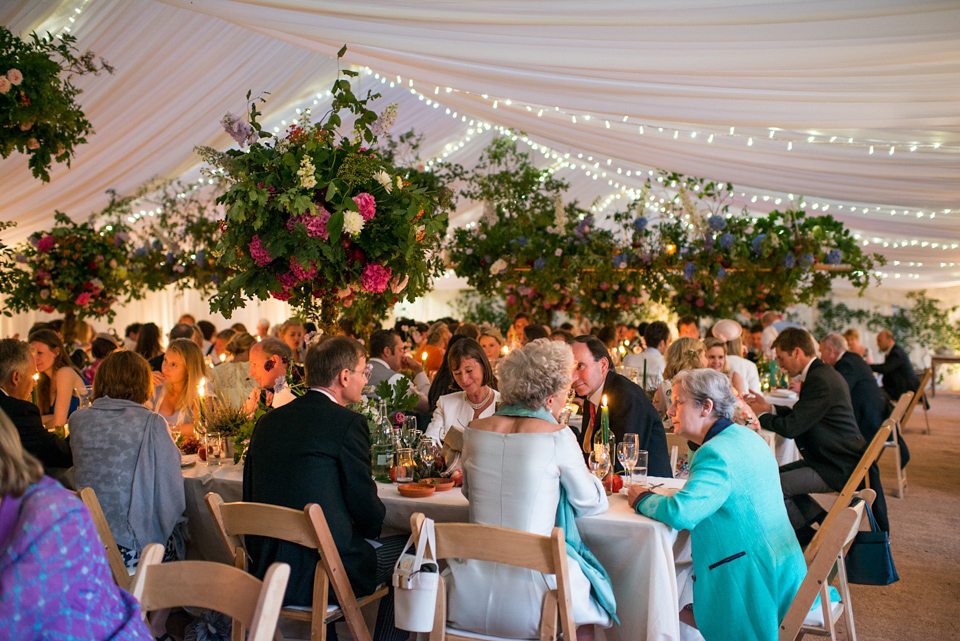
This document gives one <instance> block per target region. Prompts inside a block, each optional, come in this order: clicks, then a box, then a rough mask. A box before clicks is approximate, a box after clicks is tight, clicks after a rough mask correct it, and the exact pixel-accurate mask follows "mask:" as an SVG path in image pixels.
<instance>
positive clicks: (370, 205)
mask: <svg viewBox="0 0 960 641" xmlns="http://www.w3.org/2000/svg"><path fill="white" fill-rule="evenodd" d="M353 202H355V203H357V210H358V211H359V212H360V215H361V216H363V219H364V220H370V219H372V218H373V217H374V216H375V215H376V213H377V201H376V200H374V198H373V196H371V195H370V194H368V193H366V192H364V193H362V194H360V195H358V196H354V197H353Z"/></svg>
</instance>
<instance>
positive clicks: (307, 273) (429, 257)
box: [198, 47, 450, 330]
mask: <svg viewBox="0 0 960 641" xmlns="http://www.w3.org/2000/svg"><path fill="white" fill-rule="evenodd" d="M345 50H346V48H345V47H344V48H343V49H341V51H340V54H339V55H340V56H342V55H343V53H344V51H345ZM341 73H342V74H343V75H344V76H348V77H350V76H355V75H357V74H356V72H354V71H349V70H345V71H342V72H341ZM332 93H333V103H332V108H331V110H330V112H329V113H328V114H327V115H326V117H325V118H324V119H323V120H322V121H321V122H319V123H315V124H314V123H311V121H310V116H309V113H306V114H305V115H304V116H303V117H302V118H301V119H300V120H299V121H298V122H297V123H295V124H293V125H291V126H290V127H289V128H288V129H287V131H286V132H285V133H284V134H283V135H281V136H279V137H273V136H272V135H271V134H269V133H268V132H266V131H264V130H263V129H262V128H261V125H260V124H259V123H258V122H257V117H258V116H259V115H260V112H259V111H258V110H257V107H256V101H253V102H252V103H251V107H250V113H249V122H245V121H243V120H242V119H240V118H237V117H234V116H232V115H229V114H228V115H227V116H226V117H225V118H224V119H223V121H222V124H223V125H224V127H225V129H226V130H227V131H228V133H230V134H231V136H232V137H233V138H234V139H235V140H236V141H237V142H238V143H239V144H240V146H241V149H231V150H229V151H227V152H223V153H221V152H217V151H215V150H213V149H210V148H199V149H198V152H199V153H200V154H201V155H202V156H203V157H204V158H205V159H206V160H207V161H208V162H209V163H210V164H212V165H213V166H214V167H216V168H217V169H218V170H220V171H221V172H222V174H223V175H224V176H225V178H226V179H227V181H228V183H229V188H228V189H227V191H226V193H224V194H223V195H222V196H221V197H220V198H218V199H217V202H218V203H219V204H222V205H224V207H225V209H226V219H225V220H224V221H223V222H222V223H221V228H222V231H223V235H222V237H221V239H220V243H219V245H218V248H217V251H218V252H219V253H220V256H219V257H218V258H217V263H218V265H219V266H221V267H223V268H226V269H230V270H233V275H232V276H231V277H230V278H228V279H227V280H226V281H225V282H224V283H222V284H221V285H220V288H219V290H218V291H217V292H216V293H215V294H214V296H213V297H212V299H211V302H210V309H211V311H214V312H219V313H221V314H223V315H224V316H229V315H230V313H231V312H232V311H233V310H235V309H237V308H240V307H243V305H244V302H245V299H247V298H257V299H260V300H266V299H269V298H270V297H273V298H276V299H278V300H283V301H288V302H289V303H290V305H291V306H293V307H294V308H295V309H297V310H298V311H299V312H300V313H301V314H302V315H304V316H306V317H309V318H312V319H315V320H316V321H317V322H318V324H319V325H320V326H321V327H322V328H324V329H327V330H329V329H331V328H332V326H333V323H334V322H335V320H336V317H337V314H338V313H339V311H340V309H341V308H343V307H350V306H353V305H358V306H361V307H363V308H364V309H366V310H368V313H369V315H370V317H371V318H377V317H382V316H384V315H385V314H386V313H387V312H388V311H389V310H390V308H391V307H392V306H393V304H394V303H395V302H396V301H397V300H400V299H407V300H413V299H415V298H416V297H418V296H420V295H422V294H423V293H425V292H426V291H427V290H428V289H429V287H430V284H431V278H432V277H433V276H438V275H440V274H441V273H442V262H441V260H440V257H439V253H438V249H439V246H440V242H441V239H442V238H443V235H444V233H445V232H446V226H447V214H446V212H445V211H444V210H445V208H446V207H447V206H449V204H450V203H449V198H447V197H446V196H445V195H444V193H443V192H442V190H437V189H435V188H433V187H430V186H425V185H422V184H419V183H417V182H413V181H411V180H408V178H407V175H406V172H404V171H403V170H398V169H397V168H395V167H393V166H391V165H390V164H389V163H387V162H386V161H385V160H384V158H383V156H382V155H381V154H379V153H378V152H376V151H374V150H372V147H373V145H374V144H375V143H376V140H377V136H378V135H381V134H383V133H385V132H386V130H387V129H389V127H390V125H391V124H392V120H393V118H394V117H395V115H396V111H395V109H394V108H392V107H391V108H388V109H387V110H385V112H384V113H383V114H382V115H378V114H377V113H376V112H374V111H373V110H371V109H369V108H368V107H367V103H368V102H369V101H371V100H374V99H375V98H378V97H379V94H370V93H369V92H368V94H367V96H366V97H364V98H357V97H356V96H355V95H354V94H353V91H352V89H351V85H350V82H349V80H347V79H344V78H338V79H337V80H336V81H335V82H334V85H333V89H332ZM247 98H248V100H249V98H250V94H247ZM344 110H347V111H349V112H351V113H352V114H353V115H354V116H355V121H354V136H353V137H352V138H349V137H338V135H337V129H338V127H339V126H340V125H341V123H342V116H341V112H342V111H344ZM244 147H246V149H244Z"/></svg>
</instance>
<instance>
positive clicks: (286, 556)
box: [243, 336, 406, 639]
mask: <svg viewBox="0 0 960 641" xmlns="http://www.w3.org/2000/svg"><path fill="white" fill-rule="evenodd" d="M306 370H307V375H306V376H307V378H306V380H307V385H308V386H309V388H310V390H309V391H308V392H307V393H306V394H304V395H303V396H301V397H299V398H297V399H295V400H293V401H291V402H290V403H287V404H286V405H284V406H283V407H279V408H277V409H273V410H271V411H270V412H268V413H267V414H265V415H264V416H263V417H262V418H261V419H260V421H259V422H258V423H257V426H256V428H255V429H254V432H253V436H252V438H251V439H250V447H249V449H248V450H247V460H246V463H245V465H244V469H243V500H244V501H253V502H258V503H270V504H272V505H281V506H284V507H289V508H293V509H296V510H302V509H303V508H304V506H306V505H307V504H308V503H317V504H319V505H320V507H321V508H322V509H323V514H324V516H325V517H326V520H327V525H328V526H329V527H330V531H331V533H332V534H333V539H334V542H335V543H336V545H337V550H338V551H339V553H340V558H341V560H342V561H343V566H344V569H345V570H346V573H347V578H349V580H350V585H351V586H352V587H353V590H354V592H355V593H356V595H357V596H358V597H359V596H364V595H367V594H370V593H372V592H373V591H374V590H375V589H376V587H377V585H378V584H380V583H383V582H384V581H385V580H386V578H387V577H388V576H389V575H390V573H391V572H392V569H393V564H394V563H395V562H396V559H397V558H398V557H399V555H400V553H401V552H402V550H403V546H404V543H405V542H406V536H400V537H388V538H387V539H384V540H383V541H382V543H383V545H382V546H381V547H379V548H374V546H373V545H372V544H371V542H370V541H369V540H368V539H375V538H376V537H378V536H379V535H380V529H381V526H382V525H383V518H384V515H385V513H386V510H385V508H384V505H383V503H382V502H381V501H380V499H379V498H378V497H377V486H376V484H375V483H374V482H373V480H372V475H371V467H370V440H369V431H368V428H367V421H366V419H365V418H364V417H363V416H361V415H360V414H357V413H356V412H353V411H351V410H348V409H347V408H346V407H344V406H345V405H347V404H348V403H355V402H358V401H360V400H361V398H362V393H363V387H364V385H366V383H367V376H366V353H365V351H364V349H363V346H362V345H360V344H359V343H357V342H356V341H355V340H353V339H352V338H347V337H343V336H338V337H334V338H330V339H328V340H326V341H324V342H322V343H321V344H319V345H316V346H314V347H312V348H310V350H309V351H308V352H307V357H306ZM247 546H248V550H249V552H250V557H251V559H252V562H253V563H252V568H251V569H252V571H253V573H254V574H255V575H257V576H258V577H262V576H263V575H264V573H265V572H266V570H267V568H268V567H269V565H270V564H271V563H273V562H275V561H282V562H286V563H289V564H290V568H291V572H290V581H289V583H288V585H287V593H286V599H285V603H286V604H289V605H309V604H310V603H311V599H312V596H313V576H314V567H315V566H316V563H317V560H318V558H319V557H318V554H317V551H316V550H314V549H309V548H305V547H301V546H299V545H295V544H293V543H287V542H281V541H277V540H275V539H266V538H260V537H247ZM331 597H333V593H332V592H331ZM396 634H397V633H396V630H395V629H394V628H393V607H392V598H390V599H385V600H384V602H382V603H381V606H380V612H379V614H378V617H377V633H375V634H374V638H375V639H380V638H405V637H402V635H401V636H395V635H396Z"/></svg>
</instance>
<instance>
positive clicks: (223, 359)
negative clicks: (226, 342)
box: [220, 354, 227, 363]
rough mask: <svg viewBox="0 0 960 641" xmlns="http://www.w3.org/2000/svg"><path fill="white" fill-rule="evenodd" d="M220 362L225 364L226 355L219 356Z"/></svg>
mask: <svg viewBox="0 0 960 641" xmlns="http://www.w3.org/2000/svg"><path fill="white" fill-rule="evenodd" d="M220 362H221V363H226V362H227V355H226V354H220Z"/></svg>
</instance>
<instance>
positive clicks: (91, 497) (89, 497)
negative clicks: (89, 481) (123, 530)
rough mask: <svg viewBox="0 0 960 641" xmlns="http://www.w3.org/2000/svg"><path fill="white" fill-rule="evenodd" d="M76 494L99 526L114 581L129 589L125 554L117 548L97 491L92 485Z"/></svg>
mask: <svg viewBox="0 0 960 641" xmlns="http://www.w3.org/2000/svg"><path fill="white" fill-rule="evenodd" d="M76 495H77V497H79V499H80V500H81V501H83V504H84V505H86V506H87V510H88V511H89V512H90V516H92V517H93V524H94V525H96V526H97V534H99V535H100V542H101V543H103V548H104V551H105V552H106V553H107V563H109V564H110V573H111V574H112V575H113V582H114V583H116V584H117V585H118V586H120V587H121V588H123V589H124V590H129V589H130V573H129V572H128V571H127V566H126V565H125V564H124V563H123V555H121V554H120V550H119V548H117V542H116V540H115V539H114V538H113V532H111V531H110V524H109V523H107V517H105V516H104V515H103V508H101V507H100V501H99V500H97V493H96V492H94V491H93V488H91V487H81V488H80V489H79V490H77V492H76Z"/></svg>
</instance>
